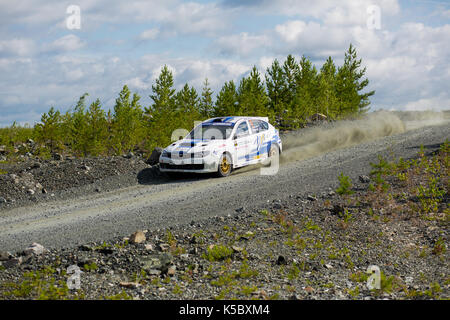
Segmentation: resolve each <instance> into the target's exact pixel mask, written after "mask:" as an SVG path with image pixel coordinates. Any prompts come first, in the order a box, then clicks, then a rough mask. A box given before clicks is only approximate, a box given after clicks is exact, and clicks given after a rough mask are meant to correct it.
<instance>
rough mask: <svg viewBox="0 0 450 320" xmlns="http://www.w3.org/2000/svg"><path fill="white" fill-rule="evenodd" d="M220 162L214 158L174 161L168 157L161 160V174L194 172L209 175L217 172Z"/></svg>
mask: <svg viewBox="0 0 450 320" xmlns="http://www.w3.org/2000/svg"><path fill="white" fill-rule="evenodd" d="M217 169H218V160H217V159H215V158H213V157H206V158H196V159H172V158H168V157H160V158H159V170H160V171H161V172H194V173H207V172H216V171H217Z"/></svg>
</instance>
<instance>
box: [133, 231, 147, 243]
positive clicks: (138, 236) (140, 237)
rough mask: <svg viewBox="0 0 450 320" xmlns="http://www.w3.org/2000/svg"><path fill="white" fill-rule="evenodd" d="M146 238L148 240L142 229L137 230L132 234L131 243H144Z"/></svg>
mask: <svg viewBox="0 0 450 320" xmlns="http://www.w3.org/2000/svg"><path fill="white" fill-rule="evenodd" d="M145 240H147V238H146V237H145V233H144V232H143V231H140V230H138V231H136V232H135V233H133V234H132V235H131V236H130V243H134V244H137V243H142V242H144V241H145Z"/></svg>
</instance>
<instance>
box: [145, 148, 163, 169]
mask: <svg viewBox="0 0 450 320" xmlns="http://www.w3.org/2000/svg"><path fill="white" fill-rule="evenodd" d="M162 151H163V149H162V148H160V147H156V148H155V149H153V151H152V154H151V155H150V157H149V158H148V159H147V161H146V163H147V164H149V165H151V166H154V165H155V164H157V163H159V156H160V155H161V152H162Z"/></svg>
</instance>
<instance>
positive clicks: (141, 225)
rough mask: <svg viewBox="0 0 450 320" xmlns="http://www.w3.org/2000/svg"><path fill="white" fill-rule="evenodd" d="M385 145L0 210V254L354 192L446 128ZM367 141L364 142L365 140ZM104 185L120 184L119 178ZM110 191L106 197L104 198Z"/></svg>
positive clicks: (149, 177) (140, 179) (446, 133)
mask: <svg viewBox="0 0 450 320" xmlns="http://www.w3.org/2000/svg"><path fill="white" fill-rule="evenodd" d="M392 134H393V135H391V136H387V137H381V138H377V139H375V140H371V141H367V142H362V143H360V144H358V145H353V146H344V148H342V149H338V150H333V151H328V152H322V151H320V150H319V152H316V153H312V154H311V155H310V157H309V158H306V159H300V160H296V159H294V160H293V159H289V161H282V163H281V166H280V169H279V171H278V173H277V174H276V175H272V176H265V175H260V171H259V169H258V168H256V169H254V170H248V169H244V170H237V171H235V172H234V174H233V175H231V176H230V177H228V178H223V179H219V178H215V177H212V176H185V177H181V178H180V179H177V180H168V179H165V178H161V177H160V178H157V177H156V178H155V177H154V175H153V174H147V173H149V172H148V171H151V170H152V169H150V168H144V169H142V170H141V171H140V172H137V173H136V175H135V176H134V178H133V179H130V176H129V175H124V176H123V179H124V181H123V184H122V185H125V187H121V188H113V187H111V188H101V190H100V192H95V185H90V186H83V187H82V188H81V189H79V190H82V191H76V192H72V193H67V194H65V195H64V196H60V197H55V198H56V199H54V200H48V201H43V202H38V203H36V204H27V205H25V206H17V207H14V208H8V207H5V206H3V207H0V248H1V250H8V251H19V250H22V249H23V248H25V247H27V246H28V245H30V244H31V243H32V242H38V243H40V244H42V245H43V246H44V247H46V248H71V247H76V246H79V245H81V244H84V243H87V242H91V241H96V242H101V241H103V240H107V239H111V238H115V237H124V236H129V235H130V234H131V233H133V232H134V231H136V230H142V229H148V230H155V229H159V228H168V227H171V226H176V225H190V224H198V223H202V220H205V219H207V218H209V217H213V216H227V215H230V214H232V215H234V214H236V213H239V212H250V211H252V210H256V209H260V208H264V207H265V206H267V205H268V203H272V202H274V201H275V202H281V203H283V201H284V200H286V199H288V198H289V197H290V196H291V197H292V196H293V195H295V196H298V195H304V196H306V195H320V194H321V193H324V192H328V191H329V190H330V189H333V190H334V189H335V188H336V187H337V186H338V179H337V177H338V175H339V174H340V173H341V172H343V173H344V175H348V176H349V177H350V178H351V179H352V180H353V181H354V182H355V184H357V181H358V176H360V175H367V174H368V170H370V165H369V163H370V162H374V161H376V159H377V155H380V154H381V155H383V156H385V157H387V158H389V159H391V158H398V157H400V156H401V157H403V158H408V157H412V156H414V155H416V154H417V151H418V150H419V148H420V146H421V145H423V146H424V147H425V149H436V148H437V147H438V145H439V144H441V143H443V142H444V141H445V140H446V139H448V137H450V126H449V125H448V123H446V124H441V125H436V126H425V127H421V128H417V129H413V130H409V131H406V132H403V133H395V132H394V133H392ZM369 140H370V139H369ZM108 183H110V184H111V183H116V184H118V183H120V175H119V176H116V178H115V179H112V180H111V179H110V180H109V182H108ZM109 190H110V191H109Z"/></svg>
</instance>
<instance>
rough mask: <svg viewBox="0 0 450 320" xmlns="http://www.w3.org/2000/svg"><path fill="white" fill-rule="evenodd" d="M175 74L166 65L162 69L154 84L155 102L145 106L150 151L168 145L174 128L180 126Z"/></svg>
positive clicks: (153, 97) (152, 96)
mask: <svg viewBox="0 0 450 320" xmlns="http://www.w3.org/2000/svg"><path fill="white" fill-rule="evenodd" d="M173 85H174V80H173V74H172V72H171V71H170V70H169V68H168V67H167V66H166V65H165V66H164V67H163V68H162V69H161V73H160V75H159V77H158V78H157V79H156V83H155V84H154V85H152V91H153V94H152V95H150V98H151V99H152V100H153V103H152V105H151V106H149V107H148V108H145V116H146V117H147V120H146V124H147V136H148V137H149V140H148V141H147V144H146V145H147V147H148V148H149V151H151V149H152V148H153V147H155V146H160V147H161V146H166V145H168V144H169V143H170V142H171V135H172V132H173V130H175V129H177V128H179V127H178V125H179V123H177V122H178V121H177V119H176V117H177V113H176V99H175V91H176V90H175V89H174V88H173Z"/></svg>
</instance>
